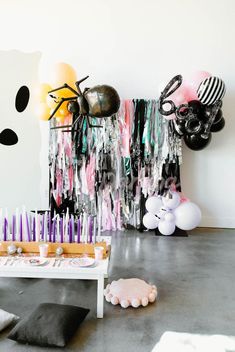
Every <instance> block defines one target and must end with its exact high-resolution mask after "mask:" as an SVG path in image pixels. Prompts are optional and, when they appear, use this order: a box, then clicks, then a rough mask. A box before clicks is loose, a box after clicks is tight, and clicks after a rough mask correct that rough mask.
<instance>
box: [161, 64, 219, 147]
mask: <svg viewBox="0 0 235 352" xmlns="http://www.w3.org/2000/svg"><path fill="white" fill-rule="evenodd" d="M224 94H225V84H224V82H223V81H222V79H220V78H218V77H215V76H211V75H210V74H209V73H208V72H204V71H200V72H197V73H196V74H194V75H193V76H192V77H191V78H190V79H188V80H183V78H182V76H181V75H177V76H175V77H173V78H172V79H171V80H170V82H169V83H168V84H167V86H166V87H165V89H164V90H163V91H162V92H161V95H160V98H159V112H160V113H161V114H162V115H163V116H164V117H165V118H166V119H168V120H172V121H173V122H172V123H173V126H174V129H175V132H176V133H177V134H178V135H180V136H181V137H183V138H184V141H185V144H186V145H187V146H188V147H189V148H190V149H192V150H201V149H204V148H205V147H206V146H207V145H208V144H209V143H210V141H211V137H212V135H211V132H219V131H221V130H222V129H223V128H224V126H225V119H224V117H223V113H222V110H221V107H222V98H223V97H224Z"/></svg>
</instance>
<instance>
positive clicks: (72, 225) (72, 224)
mask: <svg viewBox="0 0 235 352" xmlns="http://www.w3.org/2000/svg"><path fill="white" fill-rule="evenodd" d="M71 232H72V234H71V236H72V242H74V216H73V215H71Z"/></svg>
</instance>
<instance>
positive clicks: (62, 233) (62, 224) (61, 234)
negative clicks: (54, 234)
mask: <svg viewBox="0 0 235 352" xmlns="http://www.w3.org/2000/svg"><path fill="white" fill-rule="evenodd" d="M63 242H64V221H63V217H61V219H60V243H63Z"/></svg>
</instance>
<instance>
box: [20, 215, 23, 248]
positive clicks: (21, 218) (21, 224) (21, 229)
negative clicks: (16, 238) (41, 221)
mask: <svg viewBox="0 0 235 352" xmlns="http://www.w3.org/2000/svg"><path fill="white" fill-rule="evenodd" d="M22 241H23V217H22V214H20V242H22Z"/></svg>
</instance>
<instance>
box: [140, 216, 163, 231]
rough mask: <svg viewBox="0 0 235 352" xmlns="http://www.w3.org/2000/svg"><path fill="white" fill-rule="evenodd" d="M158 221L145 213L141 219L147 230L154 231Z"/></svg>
mask: <svg viewBox="0 0 235 352" xmlns="http://www.w3.org/2000/svg"><path fill="white" fill-rule="evenodd" d="M158 221H159V220H158V218H157V217H156V216H155V215H154V214H152V213H146V214H145V215H144V217H143V224H144V226H145V227H146V228H147V229H149V230H153V229H156V228H157V225H158Z"/></svg>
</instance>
